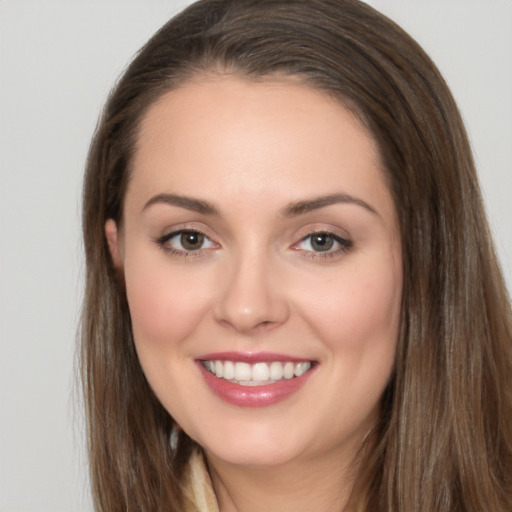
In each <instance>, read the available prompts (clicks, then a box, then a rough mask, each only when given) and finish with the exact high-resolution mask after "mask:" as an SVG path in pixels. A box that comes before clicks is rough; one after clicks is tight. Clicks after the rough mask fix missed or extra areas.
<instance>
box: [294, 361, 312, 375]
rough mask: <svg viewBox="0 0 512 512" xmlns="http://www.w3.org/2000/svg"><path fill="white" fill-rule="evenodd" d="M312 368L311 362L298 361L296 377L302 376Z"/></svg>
mask: <svg viewBox="0 0 512 512" xmlns="http://www.w3.org/2000/svg"><path fill="white" fill-rule="evenodd" d="M310 368H311V363H309V362H307V363H297V364H296V365H295V372H294V373H295V377H300V376H301V375H304V374H305V373H306V372H307V371H308V370H309V369H310Z"/></svg>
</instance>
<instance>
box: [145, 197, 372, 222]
mask: <svg viewBox="0 0 512 512" xmlns="http://www.w3.org/2000/svg"><path fill="white" fill-rule="evenodd" d="M154 204H168V205H171V206H178V207H179V208H185V209H186V210H190V211H193V212H197V213H200V214H202V215H219V210H218V209H217V208H216V207H215V206H214V205H213V204H211V203H209V202H208V201H204V200H201V199H194V198H192V197H187V196H180V195H176V194H157V195H156V196H153V197H152V198H151V199H150V200H149V201H148V202H147V203H146V204H145V205H144V207H143V208H142V211H143V212H144V211H145V210H146V209H148V208H149V207H150V206H152V205H154ZM333 204H355V205H357V206H361V207H362V208H364V209H366V210H368V211H369V212H370V213H372V214H374V215H377V216H379V213H378V212H377V210H375V208H373V207H372V206H370V205H369V204H368V203H367V202H366V201H363V200H362V199H358V198H357V197H353V196H350V195H348V194H329V195H326V196H320V197H315V198H313V199H307V200H303V201H296V202H292V203H289V204H288V205H287V206H286V207H285V208H284V209H283V210H282V212H281V213H282V215H283V217H296V216H299V215H304V214H306V213H309V212H311V211H314V210H319V209H321V208H325V207H327V206H331V205H333Z"/></svg>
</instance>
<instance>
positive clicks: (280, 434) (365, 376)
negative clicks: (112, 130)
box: [106, 77, 402, 465]
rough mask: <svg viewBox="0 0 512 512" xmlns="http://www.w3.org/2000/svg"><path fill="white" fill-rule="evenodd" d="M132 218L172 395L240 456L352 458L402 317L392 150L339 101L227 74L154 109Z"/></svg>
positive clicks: (180, 413)
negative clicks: (388, 169)
mask: <svg viewBox="0 0 512 512" xmlns="http://www.w3.org/2000/svg"><path fill="white" fill-rule="evenodd" d="M133 164H134V166H133V176H132V178H131V181H130V183H129V186H128V190H127V193H126V198H125V204H124V216H123V220H122V223H121V226H120V227H116V226H115V224H114V223H113V221H109V222H107V225H106V233H107V238H108V240H109V244H110V248H111V252H112V255H113V258H114V262H115V263H116V265H118V266H119V267H120V268H122V271H123V273H124V278H125V281H126V293H127V297H128V303H129V307H130V313H131V318H132V322H133V333H134V338H135V344H136V349H137V352H138V355H139V358H140V362H141V365H142V368H143V370H144V372H145V374H146V376H147V379H148V381H149V383H150V385H151V387H152V389H153V390H154V392H155V393H156V395H157V397H158V398H159V399H160V401H161V402H162V404H163V405H164V407H165V408H166V409H167V410H168V411H169V413H170V414H171V415H172V416H173V418H174V419H175V420H176V421H177V422H178V424H179V425H180V426H181V427H182V428H183V430H185V432H187V433H188V434H189V435H190V436H191V437H192V438H193V439H195V440H196V441H197V442H198V443H199V444H200V445H202V446H203V447H204V449H205V450H206V452H207V454H209V455H210V456H212V457H214V458H218V459H219V460H222V461H225V462H228V463H233V464H241V465H280V464H285V463H287V462H291V461H301V460H304V461H306V460H311V458H314V457H323V456H329V457H330V456H335V457H339V456H346V455H347V454H353V453H354V452H355V450H357V449H358V448H359V447H360V444H361V442H362V439H363V438H364V436H365V435H366V434H367V432H368V430H369V429H370V428H371V426H372V425H373V423H374V421H375V419H376V417H377V416H378V414H379V399H380V397H381V395H382V392H383V390H384V388H385V386H386V384H387V382H388V380H389V378H390V373H391V371H392V367H393V363H394V357H395V348H396V344H397V336H398V329H399V316H400V303H401V293H402V264H401V250H400V239H399V230H398V225H397V218H396V212H395V208H394V205H393V201H392V198H391V194H390V192H389V190H388V187H387V186H386V183H385V178H384V175H383V171H382V169H381V164H380V162H379V156H378V153H377V149H376V145H375V143H374V141H373V140H372V137H371V136H370V134H369V133H368V131H367V130H366V129H365V128H364V127H363V126H362V125H361V124H360V123H359V122H358V121H357V120H356V118H355V117H354V116H353V115H352V114H351V113H350V112H349V111H347V110H346V109H344V108H343V107H342V106H340V105H339V104H338V103H336V102H335V101H334V100H332V99H330V98H329V97H327V96H326V95H323V94H322V93H320V92H317V91H315V90H312V89H310V88H307V87H306V86H303V85H300V84H297V83H291V82H277V81H275V82H270V81H269V82H264V83H253V82H249V81H245V80H243V79H239V78H235V77H217V78H211V80H207V79H204V80H202V81H200V80H198V81H197V82H192V83H189V84H187V85H185V86H182V87H181V88H179V89H177V90H174V91H172V92H169V93H167V94H166V95H165V96H163V97H162V98H161V100H160V101H158V102H157V103H156V104H154V105H153V106H152V107H151V109H150V110H149V111H148V113H147V115H146V117H145V118H144V120H143V123H142V127H141V131H140V136H139V139H138V145H137V149H136V152H135V156H134V162H133Z"/></svg>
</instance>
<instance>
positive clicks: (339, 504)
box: [207, 452, 356, 512]
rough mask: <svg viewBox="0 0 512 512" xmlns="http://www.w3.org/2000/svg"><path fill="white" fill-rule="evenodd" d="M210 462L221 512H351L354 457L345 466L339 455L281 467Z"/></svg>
mask: <svg viewBox="0 0 512 512" xmlns="http://www.w3.org/2000/svg"><path fill="white" fill-rule="evenodd" d="M207 460H208V466H209V470H210V475H211V479H212V483H213V487H214V490H215V493H216V496H217V500H218V503H219V510H220V512H267V511H268V510H279V511H280V512H311V510H314V511H315V512H349V507H348V506H347V503H348V501H349V496H350V492H351V490H352V488H353V485H354V479H355V478H354V475H355V473H356V471H355V468H354V466H355V464H354V460H355V456H354V454H352V456H351V457H346V458H344V459H341V464H340V458H339V452H335V453H334V454H333V455H330V454H325V455H324V457H322V458H315V459H307V460H300V461H299V460H295V461H291V462H289V463H287V464H285V465H282V466H277V467H267V466H265V467H258V466H252V467H245V466H244V467H240V466H238V465H232V464H229V463H226V462H224V461H221V460H219V459H217V458H215V457H214V456H213V455H209V454H207ZM343 460H345V461H348V462H346V463H345V464H343Z"/></svg>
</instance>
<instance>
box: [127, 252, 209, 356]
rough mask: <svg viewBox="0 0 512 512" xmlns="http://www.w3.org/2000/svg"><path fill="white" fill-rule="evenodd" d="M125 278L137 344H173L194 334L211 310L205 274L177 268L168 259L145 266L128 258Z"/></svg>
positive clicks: (148, 263)
mask: <svg viewBox="0 0 512 512" xmlns="http://www.w3.org/2000/svg"><path fill="white" fill-rule="evenodd" d="M132 269H133V272H132V271H131V270H132ZM125 278H126V292H127V297H128V304H129V308H130V314H131V318H132V325H133V331H134V337H135V340H136V342H137V346H141V345H142V344H146V345H147V344H152V345H165V346H169V345H171V347H172V344H173V343H174V342H177V341H179V340H183V339H185V338H186V337H187V336H188V335H189V334H190V332H191V331H192V330H193V329H194V328H195V326H197V325H198V323H199V321H200V319H201V317H202V316H203V315H204V313H205V311H206V310H207V303H208V297H207V294H206V290H207V289H208V286H207V285H206V286H205V282H204V279H203V277H202V276H195V275H190V273H188V272H183V271H179V269H178V270H176V269H175V268H174V269H173V268H171V266H170V265H168V264H166V263H165V261H164V262H163V263H160V262H157V263H153V264H151V263H150V262H146V264H145V265H142V264H138V262H137V260H135V261H132V262H131V261H128V262H126V264H125ZM200 283H202V285H200Z"/></svg>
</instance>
